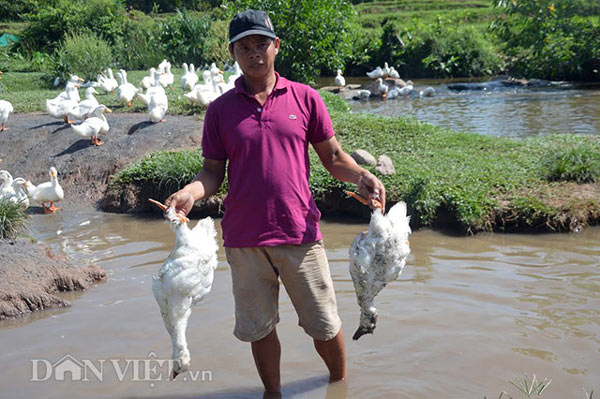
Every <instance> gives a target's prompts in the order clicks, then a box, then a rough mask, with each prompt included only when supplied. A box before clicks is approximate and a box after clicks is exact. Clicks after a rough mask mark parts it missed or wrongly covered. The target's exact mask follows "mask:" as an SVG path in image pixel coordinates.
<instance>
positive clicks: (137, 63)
mask: <svg viewBox="0 0 600 399" xmlns="http://www.w3.org/2000/svg"><path fill="white" fill-rule="evenodd" d="M159 29H160V27H159V24H158V22H156V20H155V19H153V18H151V17H149V16H147V15H145V14H144V13H142V12H140V11H136V10H132V11H130V12H129V13H128V17H127V19H126V20H125V22H124V25H123V36H121V37H120V38H119V39H118V40H117V42H116V43H115V45H114V48H115V52H116V58H117V60H118V62H119V65H120V66H121V67H123V68H125V69H128V70H140V69H147V68H150V67H151V66H155V65H158V64H159V63H160V62H161V61H162V60H163V59H164V58H165V52H164V50H163V48H162V46H161V45H160V41H159V40H160V39H159Z"/></svg>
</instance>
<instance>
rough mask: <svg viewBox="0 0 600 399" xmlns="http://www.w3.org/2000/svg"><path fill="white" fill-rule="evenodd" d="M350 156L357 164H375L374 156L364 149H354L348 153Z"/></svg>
mask: <svg viewBox="0 0 600 399" xmlns="http://www.w3.org/2000/svg"><path fill="white" fill-rule="evenodd" d="M350 156H351V157H352V158H354V160H355V161H356V163H357V164H359V165H369V166H375V165H377V160H376V159H375V157H374V156H373V155H371V154H370V153H369V152H367V151H365V150H356V151H354V152H353V153H352V154H350Z"/></svg>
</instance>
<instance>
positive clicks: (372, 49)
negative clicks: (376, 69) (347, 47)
mask: <svg viewBox="0 0 600 399" xmlns="http://www.w3.org/2000/svg"><path fill="white" fill-rule="evenodd" d="M350 32H351V36H352V37H353V38H354V40H353V41H352V52H351V55H350V57H348V60H347V61H346V68H345V71H344V73H345V74H347V75H364V74H365V73H366V72H367V71H370V70H372V69H373V68H370V66H371V65H374V64H375V63H376V59H375V58H376V56H377V54H378V53H379V52H380V49H381V33H380V31H379V30H377V29H367V28H365V27H363V26H361V25H360V24H358V23H356V22H353V23H352V24H351V25H350ZM386 61H387V60H386Z"/></svg>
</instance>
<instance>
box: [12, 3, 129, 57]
mask: <svg viewBox="0 0 600 399" xmlns="http://www.w3.org/2000/svg"><path fill="white" fill-rule="evenodd" d="M26 20H27V22H28V25H27V27H26V28H25V30H24V31H23V32H22V36H21V41H20V42H19V43H18V47H19V48H21V49H22V50H24V51H25V52H32V51H46V52H50V51H52V50H53V49H55V48H56V47H58V45H59V44H60V43H61V42H62V41H63V40H64V38H65V37H66V36H67V35H69V34H71V35H73V34H76V33H83V32H94V33H96V34H97V35H101V36H102V37H104V38H105V39H106V40H108V42H109V43H111V44H113V43H115V42H116V40H117V38H118V37H119V36H121V34H122V29H123V23H124V20H125V6H124V5H123V3H122V2H121V0H54V1H47V2H41V3H40V7H39V8H38V9H37V10H36V11H35V12H33V13H31V14H27V16H26Z"/></svg>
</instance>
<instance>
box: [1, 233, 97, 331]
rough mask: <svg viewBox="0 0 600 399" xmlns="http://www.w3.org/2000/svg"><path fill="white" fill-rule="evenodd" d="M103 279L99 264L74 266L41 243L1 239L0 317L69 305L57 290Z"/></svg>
mask: <svg viewBox="0 0 600 399" xmlns="http://www.w3.org/2000/svg"><path fill="white" fill-rule="evenodd" d="M105 280H106V273H105V272H104V270H102V269H101V268H100V267H99V266H95V265H92V266H87V267H76V266H74V265H73V264H71V263H70V262H69V261H68V260H67V259H66V258H64V257H59V256H56V255H54V254H53V253H52V252H51V251H50V248H48V247H47V246H46V245H44V244H33V243H31V242H30V241H27V240H24V239H19V240H16V241H0V320H4V319H7V318H13V317H20V316H23V315H25V314H27V313H30V312H33V311H36V310H42V309H49V308H56V307H66V306H70V303H69V302H67V301H65V300H64V299H61V298H59V297H57V296H56V295H55V294H56V293H57V292H58V291H79V290H85V289H87V288H89V287H90V286H91V285H92V284H95V283H99V282H103V281H105Z"/></svg>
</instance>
